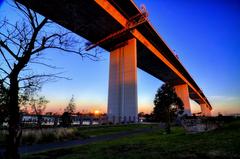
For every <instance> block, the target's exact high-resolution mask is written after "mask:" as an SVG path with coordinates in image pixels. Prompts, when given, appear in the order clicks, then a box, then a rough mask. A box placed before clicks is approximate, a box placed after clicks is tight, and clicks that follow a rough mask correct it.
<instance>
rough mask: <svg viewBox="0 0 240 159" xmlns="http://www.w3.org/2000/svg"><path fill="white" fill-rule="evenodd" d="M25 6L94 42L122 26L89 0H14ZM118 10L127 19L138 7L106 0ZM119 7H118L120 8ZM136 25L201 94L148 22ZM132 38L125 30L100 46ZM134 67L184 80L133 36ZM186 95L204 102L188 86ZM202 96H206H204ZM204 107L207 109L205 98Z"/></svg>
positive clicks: (163, 77)
mask: <svg viewBox="0 0 240 159" xmlns="http://www.w3.org/2000/svg"><path fill="white" fill-rule="evenodd" d="M17 1H18V2H20V3H22V4H24V5H26V6H29V7H30V8H31V9H33V10H35V11H37V12H38V13H40V14H42V15H43V16H45V17H48V18H49V19H51V20H53V21H54V22H56V23H58V24H60V25H62V26H63V27H65V28H67V29H69V30H71V31H73V32H75V33H76V34H78V35H80V36H82V37H84V38H85V39H87V40H89V41H90V42H92V43H97V42H98V41H100V40H101V39H103V38H105V37H107V36H109V35H111V34H113V33H116V32H118V31H119V30H122V29H123V28H124V27H123V26H122V25H121V24H119V22H117V21H116V20H115V19H114V18H113V17H112V16H111V15H110V14H108V13H107V12H106V11H104V10H103V9H102V8H101V7H100V6H99V5H98V4H97V3H96V2H95V1H93V0H71V1H69V0H17ZM108 2H110V3H111V5H112V6H114V7H115V8H116V9H118V10H119V12H120V13H121V14H122V15H123V16H124V17H125V18H126V19H129V18H131V17H133V16H135V15H137V14H138V13H139V10H138V9H137V8H136V6H135V5H133V2H132V1H130V0H121V1H117V0H115V1H114V0H109V1H108ZM120 8H121V9H120ZM136 29H137V30H138V31H139V32H140V33H141V34H142V35H144V36H145V37H146V39H147V40H148V41H150V42H151V44H152V45H153V46H154V47H155V48H157V50H159V51H160V52H161V54H162V55H163V56H164V57H166V59H167V60H168V61H169V62H170V63H172V64H173V66H174V67H175V68H177V69H178V70H179V72H181V73H182V75H183V76H184V77H186V79H187V80H188V81H189V82H190V83H191V84H192V86H193V87H194V88H196V90H197V91H199V93H200V94H201V95H202V96H203V97H204V98H205V96H204V94H203V93H202V91H201V90H200V89H199V87H198V86H197V84H196V83H195V81H194V80H193V79H192V78H191V76H190V75H189V74H188V72H187V71H186V69H185V68H184V67H183V66H182V64H181V63H180V62H179V61H178V59H177V58H176V57H175V55H174V54H173V53H172V52H171V50H170V49H169V48H168V46H167V45H166V44H165V42H164V41H163V40H162V39H161V37H160V36H159V35H158V34H157V33H156V32H155V30H154V29H153V27H152V26H151V24H150V23H148V22H147V23H143V24H142V25H139V26H137V27H136ZM132 38H134V36H133V35H132V34H131V32H125V33H123V34H121V35H119V36H113V37H112V38H111V40H108V41H107V42H106V43H101V44H100V47H102V48H104V49H105V50H107V51H109V52H110V51H112V50H114V49H116V48H115V47H116V46H117V45H118V44H120V43H122V42H124V41H127V40H129V39H132ZM137 67H139V68H140V69H142V70H144V71H146V72H147V73H149V74H151V75H153V76H154V77H156V78H158V79H160V80H162V81H164V82H170V83H172V84H173V85H180V84H185V82H184V81H183V80H182V79H181V78H180V77H179V76H178V75H176V74H175V73H174V72H173V71H172V70H171V69H170V68H169V67H168V66H167V65H166V64H165V63H164V62H163V61H162V60H160V59H159V58H158V57H157V56H156V55H155V54H153V53H152V52H151V51H150V50H149V49H148V48H147V47H146V46H145V45H144V44H142V43H141V42H140V41H138V40H137ZM188 90H189V97H190V98H191V99H193V100H194V101H196V102H197V103H199V104H204V103H206V101H204V100H203V98H201V97H200V96H199V94H197V93H196V91H194V90H193V89H192V88H191V87H189V88H188ZM205 99H206V98H205ZM207 107H209V109H211V106H210V104H209V103H208V101H207Z"/></svg>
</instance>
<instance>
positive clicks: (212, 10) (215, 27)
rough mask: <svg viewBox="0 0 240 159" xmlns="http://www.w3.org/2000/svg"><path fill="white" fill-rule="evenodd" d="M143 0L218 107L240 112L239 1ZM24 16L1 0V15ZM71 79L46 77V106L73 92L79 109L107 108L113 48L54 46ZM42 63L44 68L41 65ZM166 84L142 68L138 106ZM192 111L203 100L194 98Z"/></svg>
mask: <svg viewBox="0 0 240 159" xmlns="http://www.w3.org/2000/svg"><path fill="white" fill-rule="evenodd" d="M135 3H136V4H137V5H138V6H140V5H141V4H145V6H146V8H147V10H148V13H149V20H150V22H151V23H152V24H153V26H154V27H155V29H156V30H157V32H158V33H159V34H160V35H161V37H162V38H163V39H164V40H165V42H166V43H167V44H168V46H169V47H170V48H171V49H172V50H174V51H175V53H176V54H177V55H178V56H179V58H180V61H181V62H182V63H183V65H184V66H185V68H186V69H187V70H188V71H189V73H190V74H191V75H192V77H193V78H194V80H195V81H196V82H197V84H198V85H199V86H200V88H201V89H202V90H203V92H204V93H205V95H206V96H207V97H208V99H209V101H210V103H211V104H212V106H213V108H214V111H213V113H214V114H217V113H218V112H221V113H224V114H227V113H236V112H238V113H240V84H239V81H240V62H239V59H240V47H239V46H240V20H239V19H240V2H239V1H238V0H201V1H195V0H181V1H179V0H161V1H153V0H151V1H150V0H135ZM5 16H6V17H7V18H9V19H10V20H17V19H18V18H19V19H20V16H19V15H18V14H17V13H16V10H14V9H12V8H11V7H9V6H8V5H7V3H3V4H2V6H1V8H0V18H1V19H2V18H3V17H5ZM46 57H47V58H49V59H52V60H51V61H50V62H51V63H52V64H54V65H56V66H60V67H63V68H64V69H63V70H61V72H62V71H64V72H65V73H64V75H65V76H67V77H70V78H72V80H70V81H67V80H63V79H61V80H58V81H56V82H52V83H46V84H45V85H44V86H43V89H42V91H41V92H40V94H42V95H45V96H46V98H47V99H49V100H50V103H49V104H48V110H49V111H52V110H58V111H60V110H63V109H64V107H65V106H66V105H67V103H68V101H69V99H70V98H71V96H72V95H74V96H75V99H76V103H77V106H78V110H79V111H84V112H86V111H93V110H95V109H99V110H101V111H106V108H107V91H108V70H109V53H108V52H104V53H103V54H102V60H101V61H98V62H94V61H91V60H88V59H84V60H81V58H79V57H78V56H76V55H66V54H63V53H59V52H56V51H52V52H51V53H48V54H46ZM37 69H41V68H37V67H36V70H37ZM161 84H162V82H161V81H159V80H158V79H156V78H154V77H152V76H150V75H148V74H147V73H145V72H143V71H141V70H138V102H139V111H146V112H150V111H151V110H152V108H153V102H152V101H153V99H154V94H155V92H156V90H157V88H158V87H159V86H160V85H161ZM191 104H192V108H193V109H194V111H199V110H200V109H199V106H198V105H197V104H196V103H194V102H192V103H191Z"/></svg>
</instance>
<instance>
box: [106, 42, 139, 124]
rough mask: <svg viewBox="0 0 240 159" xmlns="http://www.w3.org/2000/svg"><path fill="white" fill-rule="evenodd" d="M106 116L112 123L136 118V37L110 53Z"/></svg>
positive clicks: (131, 120)
mask: <svg viewBox="0 0 240 159" xmlns="http://www.w3.org/2000/svg"><path fill="white" fill-rule="evenodd" d="M109 68H110V71H109V90H108V117H109V121H112V122H113V123H119V122H136V120H137V49H136V39H131V40H128V41H127V43H126V44H125V45H124V46H122V47H120V48H117V49H115V50H113V51H111V53H110V67H109Z"/></svg>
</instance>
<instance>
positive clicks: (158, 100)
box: [153, 83, 184, 133]
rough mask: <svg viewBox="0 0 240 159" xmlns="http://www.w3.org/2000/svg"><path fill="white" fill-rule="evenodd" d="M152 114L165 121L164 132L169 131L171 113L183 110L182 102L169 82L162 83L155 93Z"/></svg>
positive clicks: (158, 119)
mask: <svg viewBox="0 0 240 159" xmlns="http://www.w3.org/2000/svg"><path fill="white" fill-rule="evenodd" d="M154 105H155V107H154V110H153V115H154V118H155V119H156V120H157V121H164V122H165V123H166V133H170V132H171V129H170V128H171V114H172V113H175V112H177V111H178V110H181V111H183V109H184V107H183V102H182V101H181V99H180V98H179V97H178V96H177V94H176V93H175V90H174V88H173V87H172V86H171V85H170V84H167V83H166V84H163V85H162V86H161V87H160V88H159V89H158V90H157V93H156V95H155V99H154Z"/></svg>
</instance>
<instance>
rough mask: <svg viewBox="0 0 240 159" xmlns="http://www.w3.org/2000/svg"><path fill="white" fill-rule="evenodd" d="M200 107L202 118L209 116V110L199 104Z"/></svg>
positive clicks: (204, 105)
mask: <svg viewBox="0 0 240 159" xmlns="http://www.w3.org/2000/svg"><path fill="white" fill-rule="evenodd" d="M200 107H201V110H202V115H203V116H211V110H210V109H209V108H208V107H207V105H206V104H200Z"/></svg>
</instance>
